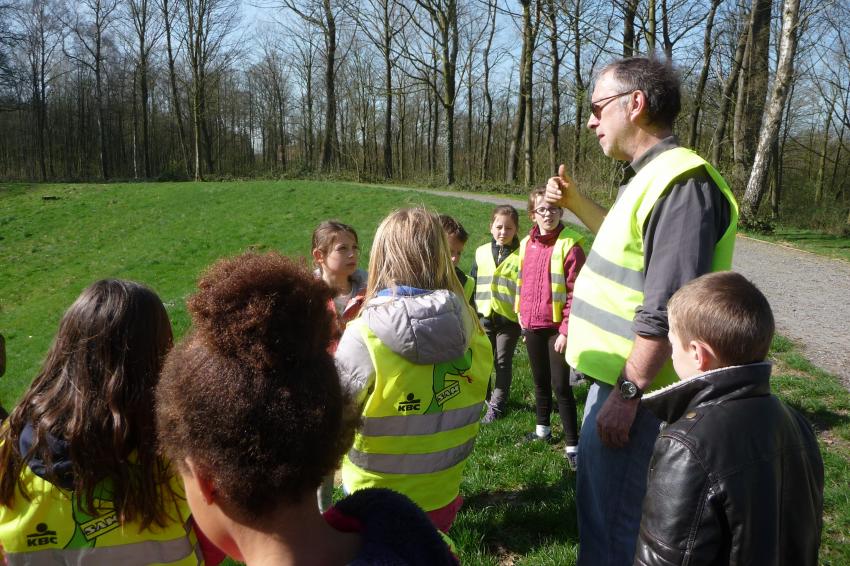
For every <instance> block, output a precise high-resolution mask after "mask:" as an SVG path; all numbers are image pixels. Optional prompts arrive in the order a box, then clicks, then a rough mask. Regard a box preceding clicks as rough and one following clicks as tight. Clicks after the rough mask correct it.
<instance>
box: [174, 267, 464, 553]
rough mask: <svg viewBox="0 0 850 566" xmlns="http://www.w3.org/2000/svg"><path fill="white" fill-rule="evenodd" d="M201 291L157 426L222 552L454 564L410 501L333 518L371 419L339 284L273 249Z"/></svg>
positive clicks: (209, 278) (357, 500) (359, 506)
mask: <svg viewBox="0 0 850 566" xmlns="http://www.w3.org/2000/svg"><path fill="white" fill-rule="evenodd" d="M198 287H199V290H198V293H197V294H195V295H194V296H192V297H191V298H190V299H189V301H188V309H189V312H190V314H191V316H192V323H193V331H192V333H191V334H190V335H189V336H188V337H187V338H186V339H184V340H183V341H182V342H181V343H180V344H179V345H178V346H177V347H176V348H175V349H174V350H173V351H172V352H171V354H169V356H168V359H167V361H166V364H165V369H164V370H163V375H162V379H161V381H160V384H159V387H158V389H157V425H158V430H159V440H160V443H161V446H162V447H163V450H164V451H165V453H166V454H167V455H168V456H169V457H170V458H171V460H172V461H173V462H175V464H176V465H177V466H178V468H179V470H180V474H181V476H182V478H183V481H184V482H185V485H186V492H187V496H188V499H189V505H190V506H191V508H192V510H193V513H194V514H195V517H196V519H197V521H198V523H199V525H201V527H202V528H203V529H204V531H205V532H206V533H207V534H208V535H209V536H210V538H211V539H212V540H213V542H214V543H215V544H216V545H218V546H219V547H220V548H221V549H222V550H224V551H225V552H227V553H228V554H230V555H231V556H233V557H234V558H236V559H238V560H242V561H244V562H245V563H247V564H248V566H255V565H257V564H328V565H336V564H362V565H366V564H378V563H380V564H388V565H390V564H398V565H401V564H423V565H424V564H452V563H454V558H453V556H452V555H451V553H450V551H449V550H448V547H447V546H446V544H445V543H444V542H443V540H442V539H441V538H440V536H439V535H438V534H437V532H436V531H435V530H434V528H433V526H432V525H431V524H430V522H429V521H428V519H427V517H426V516H425V515H424V514H423V513H422V511H421V510H420V509H417V508H416V506H415V505H413V503H411V502H410V501H409V500H408V499H406V498H405V497H403V496H401V495H399V494H396V493H392V492H389V491H387V490H366V491H364V492H362V493H358V494H355V495H353V496H350V497H347V498H345V499H343V500H342V501H340V502H338V503H337V505H336V506H335V507H333V508H332V509H331V510H330V511H328V512H327V513H326V514H325V515H324V516H323V515H321V514H320V513H319V510H318V508H317V506H316V500H315V490H316V488H317V487H318V485H319V483H320V482H321V481H322V478H323V476H325V475H326V474H328V473H329V472H331V471H333V469H334V468H335V467H336V466H337V464H338V463H339V460H340V458H341V456H342V454H343V452H345V450H347V449H348V447H349V446H350V445H351V441H352V437H353V434H354V427H355V424H356V422H357V418H356V415H354V414H353V411H351V410H350V403H349V402H348V397H347V396H346V394H345V393H344V392H343V390H342V388H341V386H340V382H339V378H338V375H337V373H336V369H335V366H334V361H333V357H332V355H331V354H330V353H329V352H328V344H329V341H330V338H331V332H332V324H331V323H332V316H333V314H332V313H331V312H330V311H329V310H328V308H327V302H328V300H329V299H330V298H331V295H332V291H331V290H330V289H329V288H328V286H327V285H325V284H324V283H323V282H322V281H320V280H318V279H315V278H314V277H313V276H312V274H311V273H310V272H309V271H308V270H307V269H306V267H304V266H300V265H298V264H296V263H294V262H292V261H291V260H288V259H287V258H284V257H283V256H281V255H279V254H276V253H269V254H265V255H257V254H244V255H241V256H238V257H235V258H232V259H223V260H220V261H219V262H217V263H215V264H214V265H213V266H212V267H211V268H210V269H209V270H208V271H207V272H206V273H205V274H204V275H203V276H202V277H201V279H200V281H199V284H198Z"/></svg>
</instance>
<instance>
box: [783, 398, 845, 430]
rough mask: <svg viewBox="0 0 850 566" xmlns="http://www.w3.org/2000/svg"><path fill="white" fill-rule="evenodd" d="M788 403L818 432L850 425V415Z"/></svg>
mask: <svg viewBox="0 0 850 566" xmlns="http://www.w3.org/2000/svg"><path fill="white" fill-rule="evenodd" d="M787 403H788V404H789V405H790V406H792V407H794V409H796V410H797V411H799V412H800V413H801V414H802V415H803V416H804V417H806V420H807V421H809V422H810V423H811V424H812V426H813V427H814V428H815V430H816V431H817V432H825V431H829V430H832V429H834V428H837V427H842V426H846V425H848V424H850V415H846V414H842V413H836V412H835V411H831V410H829V409H826V408H824V407H819V408H817V409H813V408H811V407H805V406H803V405H801V404H800V403H796V402H794V401H790V400H789V401H787Z"/></svg>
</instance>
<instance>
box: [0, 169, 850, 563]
mask: <svg viewBox="0 0 850 566" xmlns="http://www.w3.org/2000/svg"><path fill="white" fill-rule="evenodd" d="M43 197H57V199H56V200H45V199H44V198H43ZM415 204H425V205H428V206H431V207H432V208H434V209H436V210H437V211H439V212H444V213H447V214H451V215H453V216H454V217H456V218H457V219H458V220H460V221H461V222H462V223H463V224H464V226H465V227H466V229H467V230H468V231H469V233H470V235H471V237H470V241H469V243H468V244H467V249H466V251H465V253H464V260H463V261H462V267H466V268H468V267H469V265H470V264H471V262H472V255H473V250H474V249H475V247H477V246H478V245H480V244H482V243H485V242H487V241H488V240H489V234H488V231H487V225H488V222H489V216H490V210H491V209H492V206H491V205H489V204H482V203H477V202H471V201H463V200H458V199H454V198H449V197H437V196H431V195H425V194H423V193H415V192H398V191H393V190H390V189H386V188H380V187H374V186H359V185H355V184H347V183H337V182H333V183H332V182H327V183H325V182H301V181H291V182H241V183H204V184H194V183H179V184H177V183H175V184H165V183H163V184H109V185H65V184H57V185H22V184H16V185H2V184H0V332H2V333H3V334H4V335H5V336H6V338H7V350H8V370H7V375H6V376H4V377H3V378H0V403H2V404H3V406H5V407H6V408H10V407H11V405H12V404H13V403H14V401H15V400H16V399H17V398H18V397H19V395H20V394H21V392H22V391H23V390H24V389H25V388H26V386H27V385H28V384H29V382H30V381H31V379H32V378H33V377H34V375H35V374H36V372H37V371H38V368H39V364H40V363H41V360H42V359H43V357H44V354H45V352H46V351H47V348H48V346H49V344H50V341H51V340H52V338H53V335H54V333H55V331H56V327H57V324H58V321H59V318H60V317H61V315H62V313H63V312H64V310H65V309H66V308H67V307H68V305H69V304H70V303H71V302H72V301H73V300H74V298H75V297H76V296H77V295H78V294H79V292H80V290H82V289H83V288H84V287H85V286H86V285H88V284H90V283H91V282H92V281H94V280H96V279H98V278H101V277H124V278H130V279H135V280H138V281H141V282H143V283H146V284H148V285H149V286H151V287H152V288H153V289H154V290H156V291H157V293H159V295H160V297H161V298H162V299H163V301H164V302H165V303H166V307H167V309H168V312H169V315H170V317H171V320H172V323H173V325H174V327H175V334H176V335H177V336H178V337H179V336H180V335H182V334H183V333H184V332H185V331H186V328H187V325H188V317H187V315H186V311H185V307H184V303H185V299H186V297H187V296H188V295H189V294H191V293H192V292H193V290H194V286H195V281H196V279H197V276H198V274H199V273H200V272H201V271H202V270H203V268H204V267H205V266H207V265H209V264H210V263H211V262H212V261H214V260H215V259H216V258H218V257H221V256H223V255H230V254H235V253H238V252H240V251H243V250H245V249H249V248H250V249H256V250H270V249H277V250H280V251H282V252H283V253H285V254H288V255H292V256H304V257H306V256H307V255H308V254H309V246H310V234H311V232H312V229H313V228H314V227H315V225H316V224H318V223H319V222H320V221H321V220H325V219H328V218H337V219H339V220H342V221H344V222H347V223H349V224H352V225H353V226H354V227H355V228H356V229H357V230H358V232H359V235H360V239H361V246H362V247H363V249H364V250H365V251H366V252H368V249H369V247H370V245H371V241H372V236H373V234H374V230H375V228H376V227H377V225H378V223H379V222H380V220H381V219H382V218H383V217H384V216H385V215H386V213H387V212H389V211H390V210H392V209H394V208H397V207H400V206H408V205H415ZM527 229H528V222H527V221H525V220H523V226H522V228H521V232H525V231H526V230H527ZM367 256H368V253H364V254H363V258H362V260H361V265H362V266H363V267H365V266H366V263H367V261H368V257H367ZM773 356H774V357H775V358H776V360H777V367H776V371H775V379H774V385H775V388H776V391H777V393H779V395H780V396H782V397H783V398H784V399H785V400H787V401H788V402H789V403H791V404H792V405H794V406H795V407H797V408H798V409H800V410H801V411H803V412H804V414H806V416H807V417H808V418H809V419H810V420H811V421H812V422H813V423H814V424H815V426H816V427H817V429H818V436H819V439H820V442H821V447H822V449H823V453H824V461H825V464H826V490H825V498H826V509H825V528H824V536H823V547H822V550H821V560H822V562H823V563H824V564H830V565H836V566H837V565H839V564H850V541H848V534H847V533H850V465H848V462H850V394H848V392H847V391H846V390H844V389H843V388H842V386H841V385H840V384H839V383H838V382H837V380H836V379H835V378H834V377H832V376H830V375H827V374H825V373H823V372H822V371H820V370H819V369H817V368H815V367H813V366H812V365H811V364H810V363H809V362H807V361H806V360H805V358H803V357H802V356H801V355H800V354H799V353H798V351H797V349H796V347H795V345H794V344H792V343H791V342H790V341H788V340H785V339H783V338H777V339H776V340H775V341H774V345H773ZM515 368H516V370H515V375H514V386H513V389H512V392H511V399H510V404H509V410H510V412H509V413H508V415H507V417H506V418H504V419H502V420H500V421H497V422H496V423H493V424H492V425H489V426H486V427H484V428H483V429H482V431H481V434H480V435H479V438H478V442H477V444H476V449H475V452H474V453H473V455H472V457H471V459H470V462H469V466H468V468H467V474H466V476H465V479H464V482H463V485H462V486H461V490H462V494H463V496H464V498H465V499H466V503H465V505H464V507H463V508H462V510H461V512H460V514H459V516H458V519H457V521H456V522H455V525H454V527H453V529H452V532H451V535H452V538H453V539H454V540H455V542H456V544H457V546H458V550H459V553H460V555H461V558H462V560H463V563H464V564H535V565H536V564H573V563H574V562H575V555H576V550H577V542H578V530H577V525H576V518H575V503H574V491H575V476H574V475H573V474H572V473H570V472H569V471H568V470H567V467H566V464H565V462H564V460H563V457H562V455H561V451H562V450H563V443H562V442H561V443H559V444H556V445H555V446H544V445H536V444H531V445H529V444H524V445H520V446H516V442H517V441H518V439H519V438H520V437H521V436H522V435H523V434H524V433H526V432H527V431H529V430H532V428H533V426H534V414H533V407H534V398H533V393H532V387H531V378H530V373H529V371H528V361H527V358H526V357H525V353H524V348H523V347H522V345H521V344H520V346H519V347H518V353H517V357H516V359H515ZM576 395H577V399H578V401H579V405H580V413H579V414H581V406H582V405H583V402H584V398H585V395H586V388H584V387H580V388H578V389H577V390H576ZM553 424H554V425H555V433H556V436H558V437H560V428H559V426H560V421H559V420H558V417H557V416H556V417H554V423H553Z"/></svg>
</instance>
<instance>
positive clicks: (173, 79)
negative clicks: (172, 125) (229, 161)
mask: <svg viewBox="0 0 850 566" xmlns="http://www.w3.org/2000/svg"><path fill="white" fill-rule="evenodd" d="M160 8H161V11H162V21H163V25H164V28H165V47H166V51H167V54H168V79H169V83H170V86H171V105H172V114H173V116H174V120H175V121H176V122H177V134H178V137H179V139H180V151H181V153H182V154H183V167H184V168H185V171H186V177H187V178H191V177H192V171H191V169H190V164H189V147H188V144H187V141H186V131H185V129H184V127H183V115H182V112H181V110H180V95H179V94H178V92H177V72H176V70H175V63H174V50H173V49H172V47H171V16H172V14H171V9H170V8H169V7H168V0H162V4H161V5H160Z"/></svg>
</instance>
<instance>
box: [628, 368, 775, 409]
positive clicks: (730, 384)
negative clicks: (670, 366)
mask: <svg viewBox="0 0 850 566" xmlns="http://www.w3.org/2000/svg"><path fill="white" fill-rule="evenodd" d="M771 367H772V365H771V364H770V362H758V363H755V364H747V365H743V366H730V367H725V368H719V369H715V370H711V371H707V372H705V373H701V374H699V375H697V376H696V377H692V378H690V379H686V380H684V381H677V382H676V383H673V384H672V385H668V386H667V387H664V388H662V389H659V390H657V391H653V392H652V393H648V394H647V395H644V396H643V398H642V399H641V405H643V406H644V407H646V408H647V409H649V410H650V411H652V413H653V414H655V416H656V417H658V418H659V419H660V420H662V421H664V422H666V423H671V422H674V421H677V420H679V418H680V417H681V416H682V415H683V414H684V413H685V411H687V410H688V409H692V408H694V407H697V406H700V405H711V404H716V403H721V402H723V401H726V400H729V399H735V398H741V397H760V396H767V395H770V370H771Z"/></svg>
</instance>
